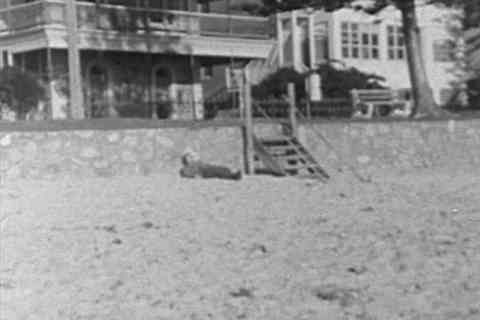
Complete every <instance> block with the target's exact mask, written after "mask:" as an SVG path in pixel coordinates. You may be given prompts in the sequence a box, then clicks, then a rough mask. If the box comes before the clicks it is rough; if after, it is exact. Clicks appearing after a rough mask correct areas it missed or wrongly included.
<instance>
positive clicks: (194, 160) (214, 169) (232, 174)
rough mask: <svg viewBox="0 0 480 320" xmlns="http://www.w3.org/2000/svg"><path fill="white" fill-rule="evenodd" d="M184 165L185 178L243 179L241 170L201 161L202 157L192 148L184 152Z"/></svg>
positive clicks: (183, 174)
mask: <svg viewBox="0 0 480 320" xmlns="http://www.w3.org/2000/svg"><path fill="white" fill-rule="evenodd" d="M182 166H183V167H182V168H181V169H180V176H182V177H183V178H205V179H207V178H218V179H228V180H240V179H242V172H241V171H232V170H230V169H229V168H227V167H223V166H217V165H211V164H206V163H204V162H202V161H200V157H199V156H198V155H197V154H196V153H195V152H193V151H191V150H188V151H186V152H185V153H184V154H183V156H182Z"/></svg>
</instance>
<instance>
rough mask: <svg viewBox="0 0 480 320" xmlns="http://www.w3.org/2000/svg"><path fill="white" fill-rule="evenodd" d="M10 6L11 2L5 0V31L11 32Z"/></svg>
mask: <svg viewBox="0 0 480 320" xmlns="http://www.w3.org/2000/svg"><path fill="white" fill-rule="evenodd" d="M11 6H12V1H11V0H7V3H6V5H5V9H7V16H6V18H7V19H6V20H7V31H11V29H12V11H11Z"/></svg>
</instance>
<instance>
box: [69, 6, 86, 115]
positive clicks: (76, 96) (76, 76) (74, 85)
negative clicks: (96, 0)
mask: <svg viewBox="0 0 480 320" xmlns="http://www.w3.org/2000/svg"><path fill="white" fill-rule="evenodd" d="M66 18H67V19H66V22H67V39H68V80H69V90H70V117H72V118H73V119H83V118H84V117H85V114H84V106H83V93H82V75H81V69H80V52H79V49H78V32H77V31H78V30H77V7H76V4H75V0H67V1H66Z"/></svg>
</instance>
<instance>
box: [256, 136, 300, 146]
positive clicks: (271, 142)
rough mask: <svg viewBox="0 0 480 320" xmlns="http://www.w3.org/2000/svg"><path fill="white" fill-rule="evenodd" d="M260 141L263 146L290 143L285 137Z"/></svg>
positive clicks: (287, 144)
mask: <svg viewBox="0 0 480 320" xmlns="http://www.w3.org/2000/svg"><path fill="white" fill-rule="evenodd" d="M260 142H261V143H262V144H263V145H264V146H265V147H271V146H272V147H273V146H290V145H292V144H291V143H290V140H289V139H287V138H285V139H283V138H276V139H262V140H260Z"/></svg>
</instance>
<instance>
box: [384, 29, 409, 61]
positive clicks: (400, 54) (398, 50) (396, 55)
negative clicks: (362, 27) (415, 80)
mask: <svg viewBox="0 0 480 320" xmlns="http://www.w3.org/2000/svg"><path fill="white" fill-rule="evenodd" d="M386 31H387V32H386V33H387V59H388V60H405V58H406V51H405V38H404V36H403V31H402V27H401V26H399V25H393V24H389V25H387V28H386Z"/></svg>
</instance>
